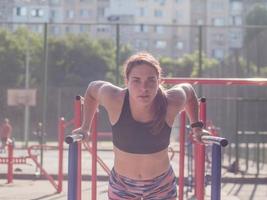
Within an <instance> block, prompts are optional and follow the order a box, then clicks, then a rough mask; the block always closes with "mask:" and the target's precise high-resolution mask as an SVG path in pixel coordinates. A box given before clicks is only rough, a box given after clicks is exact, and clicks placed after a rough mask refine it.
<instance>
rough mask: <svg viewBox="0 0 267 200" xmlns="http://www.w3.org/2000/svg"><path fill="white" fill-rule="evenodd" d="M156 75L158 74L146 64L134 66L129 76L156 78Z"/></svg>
mask: <svg viewBox="0 0 267 200" xmlns="http://www.w3.org/2000/svg"><path fill="white" fill-rule="evenodd" d="M157 74H158V73H157V71H156V69H155V68H154V67H152V66H150V65H147V64H141V65H136V66H134V67H133V68H132V70H131V72H130V76H134V75H149V76H157Z"/></svg>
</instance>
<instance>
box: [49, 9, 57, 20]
mask: <svg viewBox="0 0 267 200" xmlns="http://www.w3.org/2000/svg"><path fill="white" fill-rule="evenodd" d="M50 17H51V18H56V11H55V10H51V11H50Z"/></svg>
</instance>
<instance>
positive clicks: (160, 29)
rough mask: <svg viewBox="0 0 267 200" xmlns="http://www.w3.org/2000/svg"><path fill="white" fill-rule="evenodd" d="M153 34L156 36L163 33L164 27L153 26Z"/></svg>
mask: <svg viewBox="0 0 267 200" xmlns="http://www.w3.org/2000/svg"><path fill="white" fill-rule="evenodd" d="M155 32H156V33H158V34H163V33H164V27H163V26H155Z"/></svg>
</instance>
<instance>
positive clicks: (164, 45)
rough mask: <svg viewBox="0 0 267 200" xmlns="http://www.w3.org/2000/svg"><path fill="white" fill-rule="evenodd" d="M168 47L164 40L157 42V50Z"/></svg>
mask: <svg viewBox="0 0 267 200" xmlns="http://www.w3.org/2000/svg"><path fill="white" fill-rule="evenodd" d="M166 46H167V42H166V41H164V40H157V41H156V48H158V49H164V48H166Z"/></svg>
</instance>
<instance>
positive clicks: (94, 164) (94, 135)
mask: <svg viewBox="0 0 267 200" xmlns="http://www.w3.org/2000/svg"><path fill="white" fill-rule="evenodd" d="M97 116H98V111H97V112H96V113H95V115H94V118H93V120H92V126H91V131H92V132H91V136H92V183H91V184H92V191H91V197H92V200H96V194H97V192H96V190H97V188H96V187H97V185H96V183H97V178H96V177H97Z"/></svg>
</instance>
